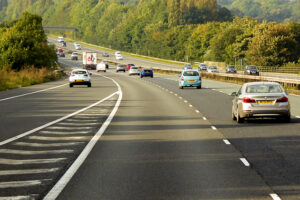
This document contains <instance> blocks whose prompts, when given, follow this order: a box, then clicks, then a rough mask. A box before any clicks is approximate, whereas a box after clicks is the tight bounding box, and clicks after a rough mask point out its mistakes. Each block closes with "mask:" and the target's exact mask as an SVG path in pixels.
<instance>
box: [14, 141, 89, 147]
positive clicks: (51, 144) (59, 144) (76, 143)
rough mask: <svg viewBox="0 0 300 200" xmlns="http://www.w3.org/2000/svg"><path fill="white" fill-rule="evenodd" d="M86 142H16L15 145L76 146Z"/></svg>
mask: <svg viewBox="0 0 300 200" xmlns="http://www.w3.org/2000/svg"><path fill="white" fill-rule="evenodd" d="M83 143H84V142H63V143H47V144H45V143H31V142H15V143H13V145H16V146H27V147H38V148H40V147H46V148H48V147H64V146H76V145H80V144H83Z"/></svg>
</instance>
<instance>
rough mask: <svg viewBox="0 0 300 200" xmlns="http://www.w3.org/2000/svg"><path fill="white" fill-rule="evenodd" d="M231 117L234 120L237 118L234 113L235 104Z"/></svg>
mask: <svg viewBox="0 0 300 200" xmlns="http://www.w3.org/2000/svg"><path fill="white" fill-rule="evenodd" d="M231 118H232V120H233V121H235V120H236V117H235V114H234V110H233V106H232V111H231Z"/></svg>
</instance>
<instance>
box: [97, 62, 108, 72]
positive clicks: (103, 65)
mask: <svg viewBox="0 0 300 200" xmlns="http://www.w3.org/2000/svg"><path fill="white" fill-rule="evenodd" d="M106 65H107V63H106V62H103V61H102V62H100V63H98V64H97V66H96V71H97V72H99V71H103V72H106Z"/></svg>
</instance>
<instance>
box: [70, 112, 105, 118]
mask: <svg viewBox="0 0 300 200" xmlns="http://www.w3.org/2000/svg"><path fill="white" fill-rule="evenodd" d="M105 114H107V113H98V114H96V113H93V114H91V113H81V114H78V115H80V116H93V117H94V118H98V116H102V115H105ZM75 117H76V116H75Z"/></svg>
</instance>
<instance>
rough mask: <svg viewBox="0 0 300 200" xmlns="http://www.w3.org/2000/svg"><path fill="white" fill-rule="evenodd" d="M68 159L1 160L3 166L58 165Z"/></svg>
mask: <svg viewBox="0 0 300 200" xmlns="http://www.w3.org/2000/svg"><path fill="white" fill-rule="evenodd" d="M66 159H67V158H49V159H29V160H14V159H5V158H0V164H3V165H27V164H48V163H57V162H60V161H63V160H66Z"/></svg>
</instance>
